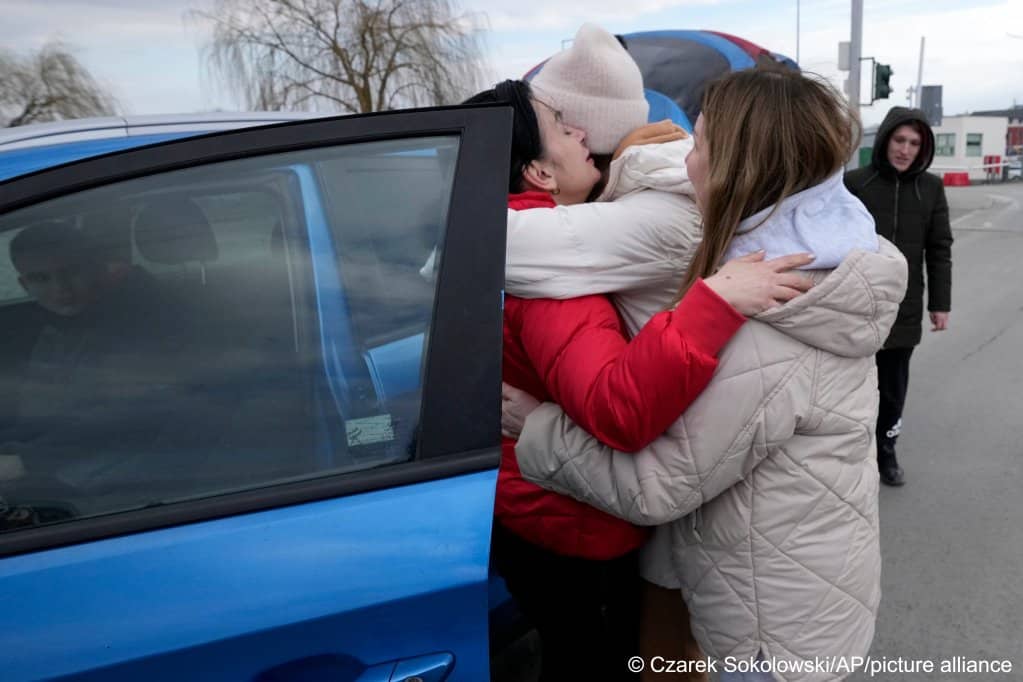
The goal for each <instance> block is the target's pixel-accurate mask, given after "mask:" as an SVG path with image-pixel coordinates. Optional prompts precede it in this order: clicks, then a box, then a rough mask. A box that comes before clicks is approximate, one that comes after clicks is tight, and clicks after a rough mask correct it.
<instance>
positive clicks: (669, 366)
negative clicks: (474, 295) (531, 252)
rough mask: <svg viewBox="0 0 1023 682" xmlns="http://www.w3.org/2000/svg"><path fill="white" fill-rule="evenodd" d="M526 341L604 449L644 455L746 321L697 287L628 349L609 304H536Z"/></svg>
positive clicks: (552, 387) (535, 361)
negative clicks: (642, 453) (610, 446)
mask: <svg viewBox="0 0 1023 682" xmlns="http://www.w3.org/2000/svg"><path fill="white" fill-rule="evenodd" d="M522 315H523V317H522V332H521V341H522V345H523V348H524V350H525V352H526V354H527V355H528V356H529V359H530V363H531V364H532V365H533V367H534V368H535V369H536V370H537V372H538V374H539V375H540V377H541V378H542V380H543V381H544V385H545V387H546V388H547V390H548V392H549V393H550V395H551V396H552V397H553V399H554V400H555V401H556V402H557V403H558V404H559V405H562V406H563V407H564V408H565V411H566V412H567V413H568V414H569V415H571V417H572V419H574V420H575V421H576V423H578V424H579V425H580V426H581V427H582V428H583V429H585V430H586V431H588V432H589V433H592V434H593V435H594V436H595V437H596V438H598V439H599V440H600V441H602V442H604V443H608V444H610V445H613V446H614V447H616V448H619V449H621V450H627V451H634V450H638V449H640V448H641V447H643V446H644V445H646V444H647V443H649V442H650V441H652V440H653V439H654V438H655V437H657V436H658V435H659V434H660V433H661V432H663V431H664V429H666V428H667V427H668V425H669V424H671V422H672V421H674V419H675V418H676V417H677V416H678V415H679V414H681V412H682V411H683V410H684V409H685V408H686V407H687V406H688V405H689V404H690V403H691V402H692V401H693V400H695V399H696V397H697V396H698V395H699V394H700V392H701V391H702V390H703V389H704V387H705V386H706V385H707V383H708V382H709V381H710V379H711V376H713V374H714V370H715V369H716V368H717V357H716V356H717V353H718V352H719V351H720V350H721V348H722V347H724V345H725V344H726V343H727V342H728V340H729V339H730V338H731V337H732V336H733V335H734V334H735V332H736V331H738V329H739V328H740V327H741V326H742V324H743V322H744V321H745V318H744V317H743V316H742V315H740V314H739V313H738V312H737V311H736V310H735V309H734V308H732V307H731V306H730V305H729V304H728V303H726V302H725V301H724V300H722V299H721V298H720V297H718V295H717V294H715V293H714V292H713V291H711V289H710V288H709V287H708V286H706V285H705V284H703V283H702V282H698V286H694V287H693V288H692V289H691V290H690V292H689V293H688V294H687V295H686V297H685V298H684V299H683V300H682V302H681V303H680V304H679V306H678V307H677V308H676V309H675V310H674V311H666V312H663V313H659V314H658V315H655V316H654V317H653V318H651V320H650V321H649V322H648V323H647V324H646V326H644V327H643V329H641V330H640V332H639V333H638V334H637V335H636V337H635V338H634V339H633V340H632V341H631V342H627V341H626V339H625V337H624V332H623V329H622V323H621V321H620V319H619V318H618V315H617V313H616V312H615V310H614V308H613V307H612V305H611V303H610V302H609V301H608V300H607V299H606V298H604V297H589V298H583V299H574V300H570V301H555V300H551V299H540V300H535V301H529V302H528V305H526V306H524V307H523V312H522Z"/></svg>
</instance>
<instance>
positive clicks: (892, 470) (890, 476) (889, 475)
mask: <svg viewBox="0 0 1023 682" xmlns="http://www.w3.org/2000/svg"><path fill="white" fill-rule="evenodd" d="M878 469H879V471H880V472H881V482H882V483H884V484H885V485H890V486H894V487H898V486H900V485H906V472H904V471H903V470H902V467H900V466H899V465H898V464H891V465H888V466H881V467H878Z"/></svg>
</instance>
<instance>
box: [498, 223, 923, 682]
mask: <svg viewBox="0 0 1023 682" xmlns="http://www.w3.org/2000/svg"><path fill="white" fill-rule="evenodd" d="M814 276H815V280H816V282H817V283H816V285H815V286H814V288H813V289H811V290H810V292H809V293H807V294H805V295H803V296H800V297H798V298H797V299H795V300H793V301H791V302H789V303H788V304H786V305H785V306H782V307H780V308H776V309H774V310H771V311H768V312H766V313H764V314H761V315H760V316H758V317H757V318H756V319H755V320H751V321H750V322H748V323H747V324H746V325H744V326H743V328H742V329H741V330H740V331H739V333H738V334H737V335H736V336H735V338H734V339H733V340H732V341H731V343H730V344H729V345H728V346H727V347H726V348H725V350H724V351H723V352H722V354H721V362H720V365H719V367H718V371H717V373H716V374H715V376H714V379H713V380H712V382H711V384H710V386H709V387H708V388H707V389H706V391H705V392H704V393H703V394H702V396H701V397H700V398H699V399H698V400H697V401H696V402H695V403H694V404H693V405H692V406H691V407H690V408H689V409H688V411H687V412H686V413H685V414H684V415H683V416H682V417H680V418H679V419H678V421H676V422H675V423H674V424H673V425H672V426H671V427H670V428H669V430H668V431H667V432H666V433H665V434H664V435H662V436H661V437H659V438H658V439H657V440H656V441H654V443H652V444H651V445H649V446H648V447H647V448H645V449H644V450H642V451H641V452H639V453H636V454H626V453H620V452H614V451H613V450H611V449H610V448H608V447H607V446H605V445H603V444H601V443H599V442H598V441H596V440H595V439H593V438H592V437H591V436H590V435H589V434H587V433H586V432H585V431H583V430H582V429H580V428H579V427H577V426H575V425H574V424H573V423H572V422H571V420H569V419H568V417H566V416H565V415H564V413H563V412H561V410H560V408H558V406H557V405H552V404H549V403H547V404H544V405H542V406H541V407H540V408H538V409H537V410H536V411H534V412H533V414H531V415H530V417H529V419H528V420H527V422H526V425H525V429H524V430H523V433H522V436H521V438H520V440H519V444H518V448H517V454H518V458H519V466H520V467H521V468H522V473H523V475H525V477H526V478H527V479H529V480H531V481H534V482H536V483H538V484H539V485H541V486H543V487H545V488H549V489H551V490H555V491H557V492H561V493H565V494H568V495H571V496H573V497H575V498H577V499H579V500H583V501H585V502H587V503H589V504H592V505H593V506H595V507H598V508H600V509H604V510H606V511H608V512H610V513H612V514H615V515H617V516H620V517H622V518H625V519H628V520H630V521H632V522H634V523H637V524H645V525H659V524H670V531H671V533H670V535H671V552H670V557H671V558H670V563H671V564H672V566H671V567H670V568H673V570H674V572H675V574H676V577H677V581H678V583H676V584H679V583H680V584H681V586H682V592H683V595H684V597H685V599H686V601H687V602H688V604H689V608H690V612H691V615H692V624H693V631H694V634H695V635H696V638H697V640H698V641H699V643H700V645H701V646H702V647H703V648H704V650H705V652H706V653H708V654H709V655H711V656H714V657H717V658H719V659H725V658H726V657H729V656H734V657H738V658H742V659H753V658H756V657H757V655H758V654H761V655H763V657H764V658H765V659H767V660H768V661H781V660H784V661H785V663H782V664H780V665H779V667H786V668H791V667H792V666H791V665H789V663H795V664H796V665H798V666H801V667H802V666H804V665H805V663H806V662H808V661H809V662H812V661H813V660H814V659H815V657H843V656H844V657H852V656H864V655H866V653H867V650H868V649H869V647H870V643H871V640H872V638H873V635H874V621H875V617H876V614H877V607H878V602H879V600H880V596H881V589H880V577H881V556H880V548H879V544H878V510H877V492H878V473H877V465H876V462H875V443H874V423H875V419H876V413H877V376H876V369H875V365H874V353H875V352H876V351H877V350H878V349H879V348H881V345H882V343H883V342H884V339H885V338H886V337H887V335H888V331H889V328H890V327H891V325H892V323H893V322H894V320H895V315H896V312H897V310H898V307H899V302H900V301H901V300H902V297H903V295H904V293H905V290H906V261H905V259H904V258H903V257H902V255H901V254H900V253H899V251H898V249H896V248H895V247H894V246H892V244H890V243H889V242H887V241H885V240H881V245H880V249H879V251H878V252H877V253H869V252H865V251H853V252H851V253H850V254H849V255H848V256H847V257H846V258H845V260H844V261H842V262H841V264H840V265H839V266H838V267H837V268H835V269H834V270H832V271H830V272H823V271H822V272H817V273H815V275H814ZM650 556H652V557H654V561H656V560H657V558H656V557H658V556H662V557H663V558H664V560H665V561H669V560H668V559H667V556H668V553H664V554H662V555H657V554H656V553H655V554H651V555H650ZM664 569H665V567H664V566H646V567H645V568H644V572H645V573H647V574H648V575H649V574H653V575H657V574H658V572H661V573H663V571H664ZM836 665H837V663H836ZM822 667H826V666H823V665H822V666H819V667H818V668H817V669H814V670H809V671H806V672H796V673H793V672H788V671H786V672H784V673H782V672H776V673H775V677H776V678H777V679H779V680H787V681H792V680H834V679H841V678H842V677H844V676H845V675H844V674H843V673H839V672H834V673H829V672H822V671H821V669H820V668H822Z"/></svg>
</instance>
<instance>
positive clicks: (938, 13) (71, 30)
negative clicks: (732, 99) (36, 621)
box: [0, 0, 1023, 124]
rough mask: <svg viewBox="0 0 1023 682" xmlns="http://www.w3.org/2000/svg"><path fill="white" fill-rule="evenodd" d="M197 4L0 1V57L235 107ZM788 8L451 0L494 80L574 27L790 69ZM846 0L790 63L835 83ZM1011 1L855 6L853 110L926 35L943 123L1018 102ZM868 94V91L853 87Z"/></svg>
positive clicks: (897, 1) (819, 1) (123, 97)
mask: <svg viewBox="0 0 1023 682" xmlns="http://www.w3.org/2000/svg"><path fill="white" fill-rule="evenodd" d="M205 2H207V0H160V1H158V2H157V1H152V0H0V16H2V17H3V21H2V22H0V46H3V47H5V48H7V49H13V50H17V51H23V50H30V49H34V48H38V47H39V46H40V45H42V44H43V43H45V42H46V41H47V40H49V39H53V38H58V39H61V40H63V41H65V42H66V43H68V44H70V45H71V46H73V47H74V49H75V51H76V53H77V54H78V56H79V58H80V59H81V60H82V62H83V63H84V64H85V65H86V66H87V67H88V68H89V69H90V70H91V72H92V73H93V75H94V76H96V78H97V79H98V80H99V81H100V82H102V83H103V84H104V85H106V86H107V87H108V88H109V89H110V90H111V91H112V92H113V93H114V95H115V97H117V99H118V101H119V102H120V103H121V105H122V107H123V108H124V109H125V110H126V111H127V112H128V113H133V114H151V113H171V112H193V111H200V110H209V109H217V108H219V109H229V110H237V109H239V108H240V102H238V101H236V100H234V99H233V98H232V96H231V94H230V93H228V92H226V91H224V90H223V89H222V88H220V87H218V86H217V84H216V83H215V81H213V80H212V79H211V78H209V77H208V76H207V75H206V74H205V71H204V69H203V66H202V58H201V50H202V46H203V44H204V42H205V41H206V40H207V39H208V37H209V32H208V27H207V26H206V25H204V24H203V23H202V22H199V21H196V20H194V19H189V18H188V16H187V13H188V10H189V8H195V7H202V6H204V4H205ZM796 5H797V2H796V0H513V1H507V0H462V7H463V9H465V10H468V11H472V12H476V13H479V14H480V15H482V16H485V18H486V22H487V24H488V25H489V27H490V31H489V33H488V36H487V40H486V43H487V47H488V56H489V60H490V66H491V70H492V74H493V76H494V78H495V80H496V79H498V78H505V77H518V76H521V75H522V74H523V72H525V71H526V70H527V69H528V68H529V67H531V66H533V65H534V64H536V63H537V62H539V61H541V60H543V59H544V58H546V57H548V56H550V55H551V54H552V53H554V52H556V51H557V50H559V49H560V48H561V43H562V41H563V40H565V39H568V38H571V37H572V35H573V34H574V32H575V30H576V29H577V28H578V27H579V25H580V24H581V23H583V22H584V21H594V22H596V23H599V24H601V25H602V26H604V27H605V28H606V29H608V30H609V31H611V32H613V33H628V32H631V31H642V30H657V29H713V30H719V31H724V32H727V33H733V34H735V35H738V36H740V37H743V38H746V39H748V40H752V41H753V42H755V43H759V44H760V45H763V46H764V47H766V48H768V49H770V50H772V51H774V52H781V53H783V54H786V55H788V56H790V57H793V58H795V57H796V55H797V43H796V35H797V31H796ZM849 14H850V2H849V0H801V1H800V30H799V47H798V54H799V61H800V64H801V65H802V66H803V68H804V69H807V70H809V71H814V72H817V73H820V74H822V75H824V76H827V77H829V78H831V79H832V80H833V81H834V82H835V83H836V85H839V86H840V85H841V82H842V79H843V78H844V77H845V74H842V73H841V72H839V71H838V68H837V66H838V65H837V61H838V43H839V41H842V40H848V38H849V23H850V19H849ZM1013 35H1016V36H1023V0H865V2H864V25H863V43H864V44H863V55H864V56H865V57H866V56H873V57H875V58H877V59H878V61H881V62H885V63H889V64H891V65H892V67H893V69H894V76H893V77H892V80H891V83H892V86H893V87H894V92H893V93H892V97H891V99H889V100H887V101H881V102H878V103H877V105H876V106H874V107H866V108H864V109H863V118H864V121H865V122H866V123H868V124H869V123H874V122H877V121H878V120H880V118H882V117H883V115H884V113H885V111H887V109H888V107H889V106H891V105H893V104H905V103H906V88H907V87H908V86H910V85H913V84H915V83H916V74H917V64H918V58H919V53H920V38H921V36H926V39H927V41H926V48H925V56H924V73H923V82H924V84H925V85H929V84H940V85H943V86H944V109H945V113H946V115H950V114H956V113H962V112H966V111H970V110H981V109H996V108H1005V107H1009V106H1011V105H1012V104H1013V102H1014V101H1016V102H1019V103H1023V76H1021V74H1023V38H1014V37H1012V36H1013ZM864 93H866V88H865V89H864Z"/></svg>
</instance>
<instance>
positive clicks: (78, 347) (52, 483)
mask: <svg viewBox="0 0 1023 682" xmlns="http://www.w3.org/2000/svg"><path fill="white" fill-rule="evenodd" d="M457 144H458V140H457V138H452V137H437V138H424V139H417V140H404V141H401V140H398V141H387V142H371V143H362V144H353V145H347V146H342V147H334V148H330V149H319V150H309V151H302V152H290V153H287V154H279V155H268V156H263V157H258V158H254V159H246V160H242V161H232V162H226V163H219V164H211V165H207V166H202V167H196V168H191V169H187V170H180V171H175V172H172V173H165V174H162V175H159V176H153V177H148V178H141V179H136V180H131V181H126V182H121V183H117V184H115V185H110V186H107V187H103V188H98V189H93V190H88V191H85V192H80V193H77V194H74V195H71V196H67V197H63V198H60V199H57V200H53V201H49V202H46V203H42V204H39V205H36V206H32V207H29V208H26V209H21V210H19V211H16V212H12V213H9V214H7V215H5V216H2V217H0V243H2V245H3V246H4V249H3V253H0V284H5V285H6V289H5V290H4V291H3V296H0V318H2V319H0V325H3V328H4V329H5V330H12V333H10V334H5V335H4V337H3V338H2V339H0V529H2V530H3V531H16V530H17V529H19V528H27V527H32V526H35V525H39V524H46V523H54V522H61V521H66V520H69V519H74V518H80V517H87V516H95V515H102V514H109V513H114V512H120V511H126V510H131V509H137V508H141V507H147V506H152V505H159V504H168V503H173V502H177V501H182V500H188V499H196V498H203V497H210V496H215V495H221V494H225V493H229V492H232V491H237V490H244V489H251V488H257V487H265V486H269V485H275V484H279V483H282V482H287V481H294V480H301V479H305V478H310V477H319V476H324V475H332V474H338V473H347V472H354V471H359V470H362V469H367V468H371V467H377V466H381V465H386V464H391V463H396V462H402V461H407V460H409V459H411V458H413V457H414V456H415V453H416V430H417V420H418V415H419V412H420V397H421V375H422V368H421V366H422V358H423V352H424V344H425V343H426V340H427V339H428V337H429V334H428V331H429V325H430V320H431V315H432V309H433V298H434V285H433V278H432V277H430V276H428V275H429V273H426V272H425V271H424V270H423V268H424V264H425V263H426V262H427V261H428V260H429V258H430V255H431V253H432V252H433V250H434V248H435V247H436V246H438V245H439V244H440V242H441V241H442V239H443V232H444V226H445V225H446V222H447V207H448V202H449V200H450V193H451V186H452V176H453V170H454V163H455V157H456V155H457ZM8 289H9V290H10V291H8Z"/></svg>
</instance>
